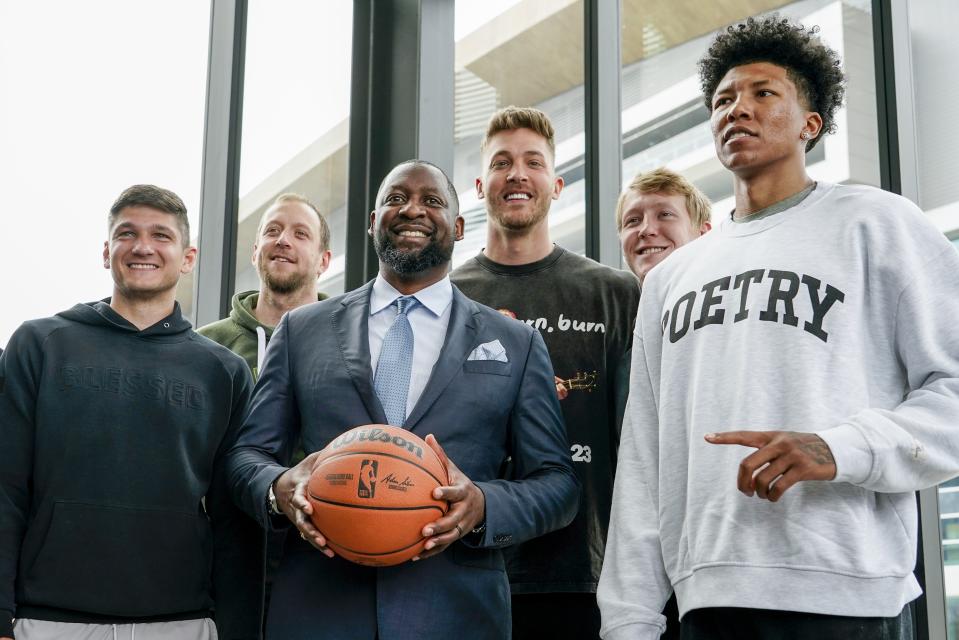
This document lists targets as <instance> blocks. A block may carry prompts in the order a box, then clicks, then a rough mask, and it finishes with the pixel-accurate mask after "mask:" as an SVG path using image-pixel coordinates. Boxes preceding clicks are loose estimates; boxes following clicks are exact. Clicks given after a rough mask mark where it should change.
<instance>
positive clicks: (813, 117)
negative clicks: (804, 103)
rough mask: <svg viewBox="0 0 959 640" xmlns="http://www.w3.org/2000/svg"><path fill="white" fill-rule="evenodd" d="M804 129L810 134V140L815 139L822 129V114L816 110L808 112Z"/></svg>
mask: <svg viewBox="0 0 959 640" xmlns="http://www.w3.org/2000/svg"><path fill="white" fill-rule="evenodd" d="M802 130H803V132H804V133H808V134H809V139H810V140H815V139H816V136H818V135H819V132H820V131H822V116H821V115H819V114H818V113H816V112H815V111H810V112H808V113H806V126H804V127H803V129H802Z"/></svg>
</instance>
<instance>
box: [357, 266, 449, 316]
mask: <svg viewBox="0 0 959 640" xmlns="http://www.w3.org/2000/svg"><path fill="white" fill-rule="evenodd" d="M402 295H403V294H402V293H400V292H399V291H397V290H396V288H395V287H394V286H393V285H391V284H390V283H389V282H387V281H386V280H385V279H384V278H383V276H381V275H379V274H377V276H376V280H374V281H373V293H371V294H370V315H371V316H372V315H376V314H377V313H379V312H380V311H382V310H383V309H385V308H386V307H388V306H390V305H391V304H393V301H394V300H396V299H397V298H399V297H400V296H402ZM413 295H414V296H415V297H416V299H417V300H418V301H419V303H420V304H421V305H423V306H424V307H426V308H427V309H429V310H430V312H431V313H432V314H433V315H435V316H440V315H442V314H443V312H444V311H446V307H448V306H449V305H450V303H451V302H453V285H452V284H451V283H450V277H449V276H446V277H444V278H443V279H442V280H440V281H439V282H436V283H434V284H431V285H430V286H428V287H426V288H425V289H420V290H419V291H417V292H416V293H415V294H413Z"/></svg>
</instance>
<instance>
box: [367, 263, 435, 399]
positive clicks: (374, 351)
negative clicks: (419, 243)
mask: <svg viewBox="0 0 959 640" xmlns="http://www.w3.org/2000/svg"><path fill="white" fill-rule="evenodd" d="M402 295H404V294H402V293H400V292H399V291H397V290H396V289H395V288H394V287H393V285H391V284H390V283H389V282H387V281H386V280H384V279H383V276H380V275H378V276H376V280H375V281H374V282H373V293H372V294H371V295H370V323H369V335H370V370H371V371H373V375H374V377H375V375H376V365H377V363H378V362H379V360H380V350H381V349H382V348H383V339H384V338H385V337H386V334H387V332H388V331H389V330H390V326H392V324H393V320H394V319H395V318H396V307H394V306H392V305H393V301H394V300H396V299H397V298H399V297H400V296H402ZM413 297H415V298H416V299H417V300H418V301H419V304H417V305H415V306H414V307H413V308H412V309H411V310H410V311H409V312H408V313H407V314H406V317H407V318H408V319H409V321H410V327H411V328H412V329H413V367H412V370H411V372H410V388H409V392H408V394H407V396H406V415H407V416H409V415H410V412H411V411H412V410H413V407H415V406H416V403H417V401H418V400H419V399H420V396H421V395H422V394H423V389H424V388H425V387H426V383H427V381H429V379H430V374H432V373H433V365H435V364H436V360H437V359H438V358H439V356H440V350H441V349H442V348H443V342H444V341H445V340H446V329H447V327H448V326H449V324H450V309H452V307H453V304H452V303H453V285H452V284H450V278H449V276H446V277H445V278H443V279H442V280H440V281H439V282H437V283H435V284H432V285H430V286H428V287H426V288H425V289H421V290H420V291H417V292H416V293H415V294H413Z"/></svg>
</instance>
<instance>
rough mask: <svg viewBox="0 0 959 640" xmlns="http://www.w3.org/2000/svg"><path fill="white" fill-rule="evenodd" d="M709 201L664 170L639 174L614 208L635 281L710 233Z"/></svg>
mask: <svg viewBox="0 0 959 640" xmlns="http://www.w3.org/2000/svg"><path fill="white" fill-rule="evenodd" d="M710 209H711V205H710V204H709V199H708V198H706V196H704V195H703V193H702V192H701V191H700V190H699V189H697V188H696V187H695V185H693V184H692V183H691V182H690V181H689V180H687V179H686V178H684V177H683V176H681V175H679V174H678V173H676V172H674V171H670V170H669V169H666V168H663V167H661V168H659V169H654V170H653V171H648V172H646V173H640V174H638V175H637V176H636V177H635V178H633V179H632V181H631V182H630V183H629V185H628V186H627V187H626V190H625V191H623V193H622V194H620V196H619V200H618V201H617V203H616V229H617V230H618V232H619V242H620V245H621V246H622V249H623V257H624V258H625V259H626V264H627V266H629V270H630V271H632V272H633V275H635V276H636V277H637V278H639V281H640V282H642V281H643V280H644V279H645V278H646V274H647V273H649V270H650V269H652V268H653V267H655V266H656V265H657V264H659V263H660V262H662V261H663V260H665V259H666V258H667V257H668V256H669V255H670V254H671V253H672V252H673V251H675V250H676V249H678V248H679V247H681V246H683V245H684V244H687V243H689V242H692V241H693V240H695V239H696V238H698V237H699V236H701V235H703V234H704V233H706V232H707V231H709V230H710V229H711V228H712V224H711V223H710V221H709V216H710Z"/></svg>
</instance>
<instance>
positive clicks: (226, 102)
mask: <svg viewBox="0 0 959 640" xmlns="http://www.w3.org/2000/svg"><path fill="white" fill-rule="evenodd" d="M246 18H247V0H211V2H210V54H209V60H208V66H207V93H206V118H205V124H204V132H203V169H202V171H203V177H202V182H201V186H200V230H199V241H198V246H199V256H198V259H197V267H196V278H195V281H194V291H193V294H194V305H193V308H194V314H193V318H192V320H193V322H194V325H195V326H201V325H204V324H207V323H210V322H214V321H216V320H219V319H220V318H223V317H224V316H226V314H227V313H228V312H229V309H230V306H229V305H230V297H231V296H232V295H233V287H234V283H235V282H236V273H235V269H234V266H235V264H236V231H237V225H238V221H237V206H238V201H239V189H238V187H239V185H238V183H239V167H240V130H241V126H242V114H243V70H244V64H245V52H246Z"/></svg>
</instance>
